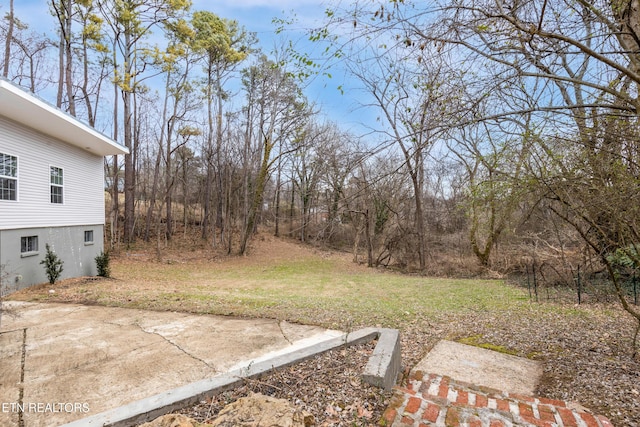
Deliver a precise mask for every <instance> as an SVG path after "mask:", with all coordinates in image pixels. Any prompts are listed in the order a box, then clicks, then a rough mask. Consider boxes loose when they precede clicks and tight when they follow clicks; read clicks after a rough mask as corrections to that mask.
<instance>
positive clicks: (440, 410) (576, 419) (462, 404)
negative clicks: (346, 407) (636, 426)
mask: <svg viewBox="0 0 640 427" xmlns="http://www.w3.org/2000/svg"><path fill="white" fill-rule="evenodd" d="M574 406H577V405H574ZM571 407H572V406H571V405H567V402H564V401H560V400H553V399H545V398H535V397H532V396H521V395H510V394H509V393H504V392H490V391H486V390H481V389H479V388H476V387H474V386H471V385H468V384H462V383H457V382H456V381H455V380H454V379H451V378H448V377H444V376H440V375H435V374H429V375H427V374H423V373H422V372H416V373H414V374H412V375H411V376H410V378H409V380H408V382H407V385H406V387H405V388H402V387H396V388H395V389H394V398H393V399H392V404H391V405H390V406H389V408H388V409H387V410H386V411H385V413H384V415H383V418H382V420H380V424H381V425H384V426H391V427H405V426H410V427H453V426H464V427H467V426H468V427H505V426H513V427H533V426H540V427H583V426H587V427H613V425H612V424H611V422H610V421H609V420H608V419H607V418H605V417H603V416H601V415H595V414H592V413H591V412H588V411H585V410H581V409H570V408H571Z"/></svg>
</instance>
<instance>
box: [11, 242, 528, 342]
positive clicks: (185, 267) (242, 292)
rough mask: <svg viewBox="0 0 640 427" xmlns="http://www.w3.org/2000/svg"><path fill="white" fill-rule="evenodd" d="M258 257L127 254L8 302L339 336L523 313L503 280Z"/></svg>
mask: <svg viewBox="0 0 640 427" xmlns="http://www.w3.org/2000/svg"><path fill="white" fill-rule="evenodd" d="M256 251H257V252H258V253H257V254H255V256H249V257H223V258H218V259H212V260H207V259H203V258H199V257H197V256H195V254H192V255H193V257H192V258H191V259H184V258H182V259H178V260H176V259H169V260H164V261H163V262H157V261H155V262H154V261H151V260H150V259H149V257H148V256H147V254H146V253H145V252H141V251H138V252H136V251H131V252H128V253H122V254H120V255H119V256H118V257H116V258H115V259H113V260H112V278H111V279H95V280H93V279H91V280H87V279H84V280H67V281H62V282H59V283H57V284H56V285H54V286H53V287H50V286H48V285H43V286H40V287H36V288H32V289H29V290H26V291H23V292H21V293H19V294H17V295H15V296H14V298H16V299H24V300H32V301H74V302H82V303H91V304H103V305H110V306H121V307H135V308H146V309H153V310H177V311H187V312H195V313H209V314H226V315H237V316H252V317H271V318H280V319H286V320H288V321H293V322H300V323H307V324H319V325H323V326H327V327H332V328H341V329H345V328H350V327H355V326H363V325H368V326H371V325H381V326H385V327H401V326H402V325H403V324H405V323H406V322H410V321H412V320H414V319H415V318H416V316H419V317H422V316H426V317H429V316H432V315H435V314H438V313H443V312H447V313H460V312H464V311H469V310H471V311H477V310H481V311H504V310H507V309H509V310H512V309H513V308H514V306H518V305H529V299H528V296H527V295H525V292H524V291H523V290H522V289H517V288H515V287H511V286H507V285H505V284H504V283H503V282H502V281H499V280H471V279H469V280H464V279H446V278H428V277H420V276H407V275H401V274H397V273H393V272H384V271H380V270H376V269H371V268H366V267H363V266H359V265H356V264H354V263H352V262H351V261H350V259H349V257H348V256H344V255H341V254H335V253H326V252H321V251H317V250H313V249H311V248H308V247H304V246H299V245H295V244H293V243H290V242H284V241H279V240H275V239H272V240H270V241H269V242H262V243H261V244H259V245H258V247H257V248H256ZM174 255H179V254H177V253H174ZM50 289H54V290H55V292H50Z"/></svg>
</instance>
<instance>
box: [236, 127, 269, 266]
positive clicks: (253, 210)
mask: <svg viewBox="0 0 640 427" xmlns="http://www.w3.org/2000/svg"><path fill="white" fill-rule="evenodd" d="M272 149H273V144H272V142H271V141H270V140H269V138H267V137H264V150H263V153H262V162H261V163H260V171H259V172H258V179H257V180H256V186H255V189H254V193H253V201H252V203H251V206H250V208H249V216H248V218H247V225H246V227H245V230H244V234H243V236H242V243H241V245H240V255H244V254H245V253H246V251H247V244H248V242H249V238H250V237H251V235H252V234H253V232H254V228H255V226H256V220H257V218H258V213H259V212H260V210H261V208H262V201H263V200H264V189H265V186H266V185H267V176H268V175H269V158H270V157H271V150H272Z"/></svg>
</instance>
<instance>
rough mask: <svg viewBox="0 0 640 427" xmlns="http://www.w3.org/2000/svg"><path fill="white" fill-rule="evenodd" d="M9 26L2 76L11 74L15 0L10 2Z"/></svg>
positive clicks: (5, 42)
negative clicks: (10, 62)
mask: <svg viewBox="0 0 640 427" xmlns="http://www.w3.org/2000/svg"><path fill="white" fill-rule="evenodd" d="M8 18H9V27H8V28H7V39H6V40H5V41H4V65H3V67H2V76H3V77H4V78H7V77H8V76H9V61H10V59H11V43H12V42H13V21H14V18H15V17H14V14H13V0H10V2H9V16H8Z"/></svg>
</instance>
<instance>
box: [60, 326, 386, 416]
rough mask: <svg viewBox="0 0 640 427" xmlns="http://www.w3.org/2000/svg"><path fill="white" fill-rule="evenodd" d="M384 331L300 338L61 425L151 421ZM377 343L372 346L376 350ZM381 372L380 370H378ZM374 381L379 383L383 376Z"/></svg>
mask: <svg viewBox="0 0 640 427" xmlns="http://www.w3.org/2000/svg"><path fill="white" fill-rule="evenodd" d="M390 331H393V330H385V329H378V328H364V329H359V330H357V331H353V332H350V333H348V334H343V335H339V336H337V337H334V338H327V337H326V335H330V333H335V332H336V331H328V332H329V333H326V334H321V335H316V339H315V342H313V343H312V342H310V340H309V339H306V340H302V345H297V342H295V343H293V345H292V346H291V347H290V348H289V349H282V350H278V351H275V352H271V353H269V355H268V357H260V358H257V359H255V360H251V361H250V362H249V361H244V362H242V363H239V364H238V365H236V366H237V367H235V368H234V369H232V370H230V371H227V372H224V373H222V374H218V375H216V376H214V377H210V378H205V379H203V380H199V381H196V382H193V383H190V384H187V385H184V386H180V387H177V388H174V389H170V390H166V391H164V392H162V393H160V394H157V395H154V396H150V397H147V398H144V399H141V400H137V401H134V402H131V403H128V404H127V405H123V406H120V407H117V408H113V409H110V410H108V411H104V412H101V413H98V414H93V415H91V416H89V417H86V418H82V419H80V420H77V421H74V422H71V423H69V424H65V427H93V426H96V427H98V426H99V427H102V426H110V427H129V426H132V425H137V424H141V423H144V422H148V421H151V420H153V419H155V418H157V417H159V416H161V415H164V414H167V413H169V412H171V411H174V410H178V409H181V408H184V407H185V406H188V405H191V404H193V403H196V402H198V401H201V400H202V399H203V398H204V397H206V396H212V395H214V394H218V393H221V392H223V391H225V390H228V389H230V388H233V387H236V386H238V385H240V384H242V381H243V378H258V377H260V376H261V375H264V374H266V373H267V372H269V371H271V370H273V369H280V368H283V367H286V366H290V365H292V364H295V363H299V362H301V361H303V360H307V359H309V358H311V357H313V356H315V355H318V354H320V353H324V352H326V351H329V350H332V349H335V348H338V347H342V346H349V345H356V344H360V343H364V342H368V341H371V340H373V339H376V338H380V337H381V335H382V334H383V333H384V332H390ZM379 345H380V342H378V345H377V346H376V349H377V348H378V346H379ZM381 372H382V371H381ZM376 381H378V382H380V383H382V381H383V379H382V378H379V379H377V380H376Z"/></svg>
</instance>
